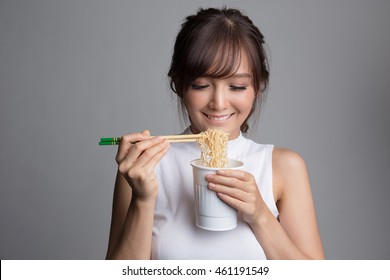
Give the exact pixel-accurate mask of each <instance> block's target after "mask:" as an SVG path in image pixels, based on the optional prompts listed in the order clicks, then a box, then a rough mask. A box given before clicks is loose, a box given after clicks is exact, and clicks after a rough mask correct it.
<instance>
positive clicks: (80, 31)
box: [0, 0, 390, 259]
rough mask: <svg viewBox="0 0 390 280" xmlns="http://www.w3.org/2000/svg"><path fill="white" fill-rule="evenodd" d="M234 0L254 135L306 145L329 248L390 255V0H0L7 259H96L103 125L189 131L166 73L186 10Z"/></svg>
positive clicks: (104, 204)
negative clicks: (248, 25) (253, 68)
mask: <svg viewBox="0 0 390 280" xmlns="http://www.w3.org/2000/svg"><path fill="white" fill-rule="evenodd" d="M223 4H227V5H228V6H229V7H236V8H240V9H242V10H244V11H246V12H247V14H248V15H249V16H250V17H251V18H252V19H253V21H254V22H255V23H256V24H257V25H258V26H259V27H260V28H261V30H262V31H263V33H264V34H265V37H266V40H267V42H268V47H269V54H270V66H271V83H270V89H269V92H268V100H267V103H266V106H265V110H264V111H263V113H262V116H261V120H260V121H259V125H258V126H257V129H256V130H253V131H252V132H251V133H250V134H249V136H250V137H251V138H253V139H255V140H257V141H259V142H262V143H274V144H276V145H278V146H285V147H288V148H291V149H293V150H295V151H297V152H299V153H300V154H301V155H302V156H303V157H304V158H305V159H306V162H307V165H308V168H309V172H310V176H311V183H312V188H313V194H314V198H315V202H316V209H317V215H318V221H319V226H320V231H321V236H322V240H323V244H324V248H325V252H326V255H327V258H329V259H390V242H389V240H388V237H389V236H390V220H389V218H388V212H389V210H390V206H389V205H390V204H389V203H388V198H389V196H390V189H389V181H388V177H389V176H388V174H389V159H390V149H389V143H390V134H389V121H390V113H389V112H390V95H389V81H390V79H389V78H390V75H389V65H390V51H389V50H390V32H389V27H390V16H389V15H390V1H386V0H367V1H361V0H342V1H339V0H330V1H329V0H328V1H312V0H306V1H305V0H300V1H287V0H284V1H210V0H207V1H182V0H169V1H138V2H135V1H124V0H122V1H119V0H118V1H103V0H100V1H92V0H91V1H76V0H68V1H59V0H55V1H54V0H53V1H48V0H47V1H45V0H34V1H27V0H26V1H21V0H0V93H1V95H0V96H1V97H0V128H1V137H0V153H1V162H0V187H1V189H0V192H1V193H0V228H1V229H0V258H1V259H102V258H104V257H105V251H106V246H107V239H108V231H109V224H110V216H111V203H112V191H113V185H114V177H115V173H116V165H115V162H114V157H115V153H116V148H115V147H99V146H98V145H97V142H98V140H99V138H100V137H104V136H120V135H122V134H124V133H127V132H133V131H139V130H142V129H150V130H151V131H152V133H153V134H171V133H178V132H180V131H181V130H182V127H183V126H182V125H181V124H180V121H179V120H180V118H179V117H178V113H177V109H176V100H175V98H174V97H173V95H172V94H171V93H170V91H169V87H168V82H167V79H166V73H167V70H168V66H169V61H170V56H171V51H172V47H173V43H174V38H175V36H176V34H177V32H178V30H179V25H180V23H181V22H182V20H183V18H184V17H185V16H187V15H189V14H192V13H194V12H195V11H196V10H197V9H198V7H200V6H203V7H209V6H215V7H221V6H222V5H223Z"/></svg>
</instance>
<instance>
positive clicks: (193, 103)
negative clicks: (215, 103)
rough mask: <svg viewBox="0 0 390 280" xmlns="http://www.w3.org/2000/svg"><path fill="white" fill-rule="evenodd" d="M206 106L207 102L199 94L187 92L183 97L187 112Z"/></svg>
mask: <svg viewBox="0 0 390 280" xmlns="http://www.w3.org/2000/svg"><path fill="white" fill-rule="evenodd" d="M205 104H207V100H205V98H204V96H202V95H201V94H194V93H191V92H187V94H186V95H185V97H184V105H185V107H186V109H187V111H188V112H189V111H191V110H196V109H200V108H202V107H204V106H205Z"/></svg>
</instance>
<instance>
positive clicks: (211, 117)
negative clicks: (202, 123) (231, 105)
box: [203, 113, 234, 121]
mask: <svg viewBox="0 0 390 280" xmlns="http://www.w3.org/2000/svg"><path fill="white" fill-rule="evenodd" d="M203 114H204V115H205V116H206V117H207V118H208V119H209V120H213V121H226V120H228V119H229V118H230V117H231V116H232V115H233V114H234V113H233V114H229V115H221V116H212V115H208V114H205V113H203Z"/></svg>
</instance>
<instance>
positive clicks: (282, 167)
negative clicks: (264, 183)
mask: <svg viewBox="0 0 390 280" xmlns="http://www.w3.org/2000/svg"><path fill="white" fill-rule="evenodd" d="M272 174H273V182H274V195H275V198H276V200H279V199H280V198H281V196H282V194H283V192H285V191H286V189H285V188H286V186H293V185H296V184H293V182H298V181H302V180H303V181H307V179H308V178H307V177H308V175H307V169H306V163H305V160H304V159H303V157H302V156H301V155H300V154H298V153H297V152H294V151H292V150H290V149H286V148H282V147H275V148H274V150H273V153H272Z"/></svg>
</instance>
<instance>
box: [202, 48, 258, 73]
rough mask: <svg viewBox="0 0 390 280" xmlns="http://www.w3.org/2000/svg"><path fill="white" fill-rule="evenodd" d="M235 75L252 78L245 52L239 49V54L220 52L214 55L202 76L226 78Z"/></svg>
mask: <svg viewBox="0 0 390 280" xmlns="http://www.w3.org/2000/svg"><path fill="white" fill-rule="evenodd" d="M235 74H246V75H240V76H248V75H249V76H252V73H251V67H250V64H249V59H248V55H247V53H246V51H244V50H243V49H240V51H239V52H235V53H234V52H229V51H227V52H224V51H223V50H220V51H218V52H217V53H216V55H215V57H214V59H213V61H212V63H211V64H210V67H209V69H207V71H206V72H205V73H204V75H203V76H210V77H215V78H226V77H231V76H235Z"/></svg>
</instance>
